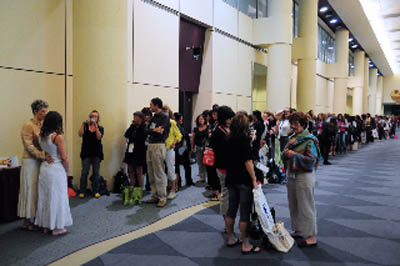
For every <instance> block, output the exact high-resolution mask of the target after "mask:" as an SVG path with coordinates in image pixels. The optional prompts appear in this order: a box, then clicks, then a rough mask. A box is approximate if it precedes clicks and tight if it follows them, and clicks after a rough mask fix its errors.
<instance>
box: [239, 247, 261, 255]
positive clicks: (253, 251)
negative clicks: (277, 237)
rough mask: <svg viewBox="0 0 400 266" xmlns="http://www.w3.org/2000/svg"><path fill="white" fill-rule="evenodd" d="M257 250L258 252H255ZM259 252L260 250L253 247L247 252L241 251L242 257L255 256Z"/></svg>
mask: <svg viewBox="0 0 400 266" xmlns="http://www.w3.org/2000/svg"><path fill="white" fill-rule="evenodd" d="M257 248H258V250H257ZM259 252H261V248H260V247H257V246H253V247H252V248H251V249H250V250H249V251H244V250H242V254H243V255H250V254H251V253H253V254H256V253H259Z"/></svg>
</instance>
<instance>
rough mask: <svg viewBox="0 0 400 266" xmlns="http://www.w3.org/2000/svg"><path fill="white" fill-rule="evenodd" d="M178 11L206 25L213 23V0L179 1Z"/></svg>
mask: <svg viewBox="0 0 400 266" xmlns="http://www.w3.org/2000/svg"><path fill="white" fill-rule="evenodd" d="M180 12H181V13H183V14H185V15H187V16H189V17H192V18H194V19H196V20H198V21H201V22H203V23H205V24H207V25H213V0H201V1H199V0H183V1H180Z"/></svg>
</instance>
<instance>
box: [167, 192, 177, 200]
mask: <svg viewBox="0 0 400 266" xmlns="http://www.w3.org/2000/svg"><path fill="white" fill-rule="evenodd" d="M175 197H176V193H175V192H173V191H171V192H170V193H169V194H168V196H167V199H169V200H173V199H175Z"/></svg>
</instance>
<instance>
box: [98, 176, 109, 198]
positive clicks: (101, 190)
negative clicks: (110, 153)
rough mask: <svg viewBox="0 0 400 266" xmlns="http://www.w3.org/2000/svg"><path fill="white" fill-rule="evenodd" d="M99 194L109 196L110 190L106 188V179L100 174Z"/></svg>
mask: <svg viewBox="0 0 400 266" xmlns="http://www.w3.org/2000/svg"><path fill="white" fill-rule="evenodd" d="M99 194H100V195H102V196H103V195H107V196H110V192H108V189H107V181H106V180H105V179H104V177H102V176H100V180H99Z"/></svg>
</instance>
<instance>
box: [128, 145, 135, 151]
mask: <svg viewBox="0 0 400 266" xmlns="http://www.w3.org/2000/svg"><path fill="white" fill-rule="evenodd" d="M134 148H135V144H133V143H131V144H129V146H128V152H129V153H132V152H133V149H134Z"/></svg>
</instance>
